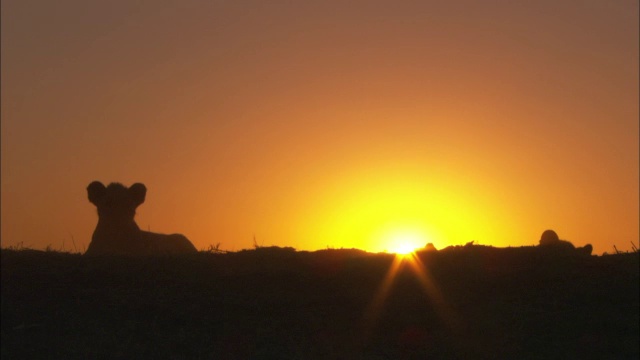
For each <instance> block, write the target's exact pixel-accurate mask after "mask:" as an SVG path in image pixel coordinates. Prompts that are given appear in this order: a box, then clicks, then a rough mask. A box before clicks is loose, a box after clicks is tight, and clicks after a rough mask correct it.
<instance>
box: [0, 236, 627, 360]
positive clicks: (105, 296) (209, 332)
mask: <svg viewBox="0 0 640 360" xmlns="http://www.w3.org/2000/svg"><path fill="white" fill-rule="evenodd" d="M419 258H420V259H421V261H422V263H424V264H425V269H426V270H424V271H423V272H422V273H423V274H424V273H427V274H428V276H427V277H424V276H422V277H421V276H418V275H417V274H419V273H418V272H416V271H415V270H414V267H412V266H411V265H410V263H408V262H405V263H403V264H402V265H401V266H400V270H399V271H398V273H397V276H395V277H394V278H393V280H392V281H391V282H390V283H391V285H390V287H389V289H390V290H389V291H388V292H387V293H383V294H386V296H381V295H380V291H379V289H380V288H381V286H382V284H383V282H384V279H385V276H386V274H387V273H388V271H389V269H390V267H391V265H392V263H393V260H394V257H393V256H392V255H386V254H378V255H374V254H368V253H364V252H361V251H358V250H323V251H318V252H312V253H309V252H294V251H293V250H292V249H280V248H261V249H257V250H252V251H242V252H237V253H229V254H210V253H199V254H196V255H190V256H185V257H173V258H168V257H164V258H143V259H140V258H138V259H133V258H122V257H120V258H109V257H106V258H87V257H82V256H80V255H75V254H65V253H56V252H39V251H33V250H23V251H14V250H6V249H3V250H2V251H1V260H2V268H1V270H2V271H1V276H2V284H1V285H2V288H1V289H2V329H1V335H2V339H1V340H2V342H1V356H2V359H3V360H4V359H31V358H33V359H38V358H41V359H67V358H78V359H271V358H273V359H426V358H429V359H432V358H435V359H456V358H471V359H638V358H639V357H640V351H639V345H638V341H639V340H640V331H639V327H640V326H639V321H640V314H639V309H640V301H639V297H640V289H639V287H640V279H639V272H640V268H639V261H638V260H639V258H640V257H639V255H638V253H633V254H619V255H606V256H568V255H566V254H549V253H545V252H542V251H540V250H539V249H536V248H507V249H498V248H491V247H483V246H472V247H466V248H454V249H448V250H443V251H439V252H437V253H433V252H431V253H421V254H420V255H419ZM421 279H422V280H421ZM425 279H426V280H425ZM429 279H432V281H433V284H435V290H434V288H433V287H428V286H426V285H425V284H429ZM427 289H429V290H427ZM439 299H440V300H439Z"/></svg>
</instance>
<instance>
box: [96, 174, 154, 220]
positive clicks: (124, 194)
mask: <svg viewBox="0 0 640 360" xmlns="http://www.w3.org/2000/svg"><path fill="white" fill-rule="evenodd" d="M87 193H88V195H89V201H90V202H91V203H92V204H94V205H95V206H96V207H97V208H98V217H99V218H100V220H101V221H107V222H109V223H130V222H133V218H134V216H135V215H136V208H137V207H138V206H140V204H142V203H143V202H144V199H145V197H146V195H147V188H146V187H145V186H144V185H143V184H141V183H135V184H133V185H131V187H130V188H126V187H125V186H124V185H122V184H119V183H111V184H109V186H107V187H105V186H104V185H103V184H102V183H101V182H99V181H94V182H92V183H91V184H89V186H88V187H87Z"/></svg>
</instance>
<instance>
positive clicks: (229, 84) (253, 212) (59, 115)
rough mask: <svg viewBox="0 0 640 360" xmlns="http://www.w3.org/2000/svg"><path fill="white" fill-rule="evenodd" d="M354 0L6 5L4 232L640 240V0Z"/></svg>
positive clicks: (601, 247)
mask: <svg viewBox="0 0 640 360" xmlns="http://www.w3.org/2000/svg"><path fill="white" fill-rule="evenodd" d="M345 3H346V2H344V1H308V2H290V1H240V2H239V1H196V0H186V1H176V2H175V3H174V4H173V5H170V4H168V2H162V5H159V4H158V2H157V1H152V0H148V1H145V0H141V1H128V0H126V1H125V0H122V1H97V2H93V1H92V2H86V1H80V0H62V1H56V2H52V1H45V0H3V1H2V11H1V13H2V24H1V26H2V32H1V35H2V52H1V56H2V103H1V106H2V114H1V115H2V143H1V146H2V159H1V160H2V169H1V170H2V172H1V176H2V178H1V187H2V209H1V210H2V213H1V214H2V222H1V226H2V233H1V236H2V237H1V240H2V246H10V245H16V244H18V243H22V244H23V245H25V246H31V247H34V248H44V247H46V246H47V245H51V246H52V247H54V248H61V247H62V246H63V243H64V246H65V248H67V249H73V245H72V238H73V240H74V241H75V243H76V247H77V248H78V250H81V249H84V248H86V246H88V244H89V240H90V237H91V233H92V232H93V228H94V227H95V225H96V222H97V214H96V212H95V208H94V207H93V205H92V204H90V203H89V202H88V200H87V195H86V190H85V189H86V186H87V185H88V184H89V183H90V182H91V181H93V180H100V181H103V182H105V183H107V182H111V181H119V182H122V183H124V184H125V185H131V184H132V183H134V182H143V183H145V184H146V186H147V188H148V193H147V201H146V203H145V204H143V205H142V206H141V207H140V208H139V209H138V215H137V221H138V224H139V225H140V227H141V228H144V229H149V228H150V229H151V230H152V231H156V232H166V233H172V232H181V233H184V234H185V235H187V236H188V237H189V238H190V239H191V240H192V241H193V243H194V244H195V245H196V247H197V248H199V249H202V248H206V247H208V245H209V244H216V243H221V247H222V248H223V249H227V250H239V249H243V248H251V247H252V246H253V237H254V235H255V237H256V240H257V242H258V243H259V244H262V245H265V246H268V245H277V246H293V247H295V248H297V249H300V250H303V249H305V250H315V249H322V248H326V247H327V246H329V247H335V248H340V247H345V248H351V247H356V248H361V249H364V250H369V251H382V250H392V249H393V248H394V244H393V242H394V241H395V240H394V239H397V238H398V237H401V236H404V237H412V238H414V239H417V240H416V241H418V242H422V241H424V243H426V242H433V243H434V244H435V245H436V247H438V248H443V247H445V246H448V245H455V244H464V243H466V242H468V241H471V240H476V242H477V243H480V244H484V245H494V246H508V245H511V246H520V245H533V244H536V243H537V241H538V239H539V236H540V234H541V233H542V231H543V230H545V229H547V228H551V229H554V230H556V232H558V234H559V235H560V237H561V238H564V239H567V240H570V241H572V242H574V244H576V245H584V244H586V243H591V244H593V246H594V252H595V253H602V252H605V251H606V252H613V246H614V245H615V246H617V247H618V249H619V250H629V249H630V248H631V242H634V243H635V244H636V245H638V232H639V221H638V219H639V217H640V216H639V213H638V209H639V194H638V188H639V185H638V183H639V176H638V167H639V165H638V164H639V158H638V152H639V148H638V137H639V135H638V134H639V129H638V123H639V120H638V119H639V114H638V98H639V93H638V63H639V57H638V53H639V50H638V32H639V29H638V12H639V11H638V1H630V0H619V1H601V0H582V1H558V0H549V1H534V2H531V1H499V0H489V1H482V2H481V1H472V0H466V1H465V0H462V1H458V2H450V1H402V2H392V1H353V2H348V5H347V4H345Z"/></svg>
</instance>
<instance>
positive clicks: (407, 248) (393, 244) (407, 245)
mask: <svg viewBox="0 0 640 360" xmlns="http://www.w3.org/2000/svg"><path fill="white" fill-rule="evenodd" d="M389 241H390V244H389V248H390V250H391V252H393V253H395V254H397V255H402V256H406V255H409V254H411V253H413V252H415V251H416V249H419V248H422V247H424V246H425V243H426V239H425V237H424V236H423V235H422V234H421V233H419V232H417V231H407V230H404V231H397V232H394V233H392V234H390V236H389Z"/></svg>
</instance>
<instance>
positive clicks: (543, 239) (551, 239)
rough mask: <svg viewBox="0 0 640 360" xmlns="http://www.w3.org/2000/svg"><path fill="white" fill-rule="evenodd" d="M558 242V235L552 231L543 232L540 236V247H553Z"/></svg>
mask: <svg viewBox="0 0 640 360" xmlns="http://www.w3.org/2000/svg"><path fill="white" fill-rule="evenodd" d="M559 241H560V238H559V237H558V234H556V232H555V231H553V230H545V231H544V232H543V233H542V236H540V245H553V244H555V243H558V242H559Z"/></svg>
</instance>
